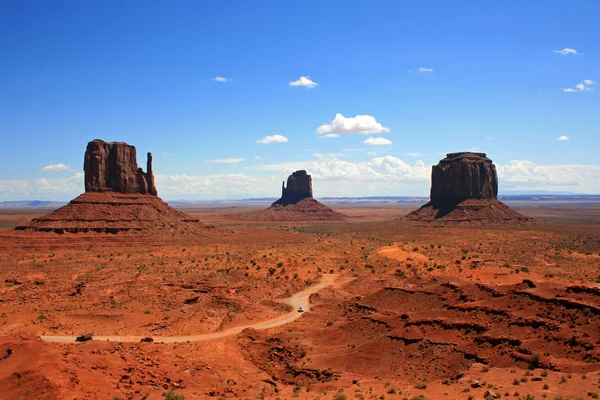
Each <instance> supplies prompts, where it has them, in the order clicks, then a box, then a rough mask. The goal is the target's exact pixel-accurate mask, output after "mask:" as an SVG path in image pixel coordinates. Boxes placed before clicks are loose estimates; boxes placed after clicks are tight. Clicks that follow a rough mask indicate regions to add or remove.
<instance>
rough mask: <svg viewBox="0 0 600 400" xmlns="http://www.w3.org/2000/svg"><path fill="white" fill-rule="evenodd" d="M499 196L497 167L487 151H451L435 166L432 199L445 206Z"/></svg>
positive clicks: (432, 170) (432, 173) (433, 169)
mask: <svg viewBox="0 0 600 400" xmlns="http://www.w3.org/2000/svg"><path fill="white" fill-rule="evenodd" d="M497 197H498V175H497V174H496V167H495V166H494V164H493V163H492V160H490V159H489V158H487V157H486V155H485V153H470V152H464V153H450V154H447V155H446V158H444V159H443V160H441V161H440V162H439V163H438V164H437V165H435V166H433V167H432V169H431V201H432V202H433V203H436V204H438V205H439V206H441V207H451V206H453V205H455V204H458V203H460V202H461V201H464V200H467V199H496V198H497Z"/></svg>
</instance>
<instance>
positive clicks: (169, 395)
mask: <svg viewBox="0 0 600 400" xmlns="http://www.w3.org/2000/svg"><path fill="white" fill-rule="evenodd" d="M163 396H164V397H165V400H185V396H184V395H182V394H177V393H175V390H173V389H169V390H167V391H166V392H165V393H164V394H163Z"/></svg>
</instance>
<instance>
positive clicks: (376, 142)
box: [363, 137, 392, 146]
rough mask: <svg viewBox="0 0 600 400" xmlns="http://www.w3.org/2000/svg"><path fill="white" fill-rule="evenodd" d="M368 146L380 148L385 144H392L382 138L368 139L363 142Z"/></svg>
mask: <svg viewBox="0 0 600 400" xmlns="http://www.w3.org/2000/svg"><path fill="white" fill-rule="evenodd" d="M363 143H364V144H368V145H369V146H382V145H386V144H392V141H391V140H389V139H386V138H382V137H370V138H368V139H367V140H365V141H364V142H363Z"/></svg>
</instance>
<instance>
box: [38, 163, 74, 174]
mask: <svg viewBox="0 0 600 400" xmlns="http://www.w3.org/2000/svg"><path fill="white" fill-rule="evenodd" d="M42 171H44V172H60V171H74V169H73V168H71V167H69V166H68V165H65V164H63V163H58V164H50V165H46V166H45V167H44V168H42Z"/></svg>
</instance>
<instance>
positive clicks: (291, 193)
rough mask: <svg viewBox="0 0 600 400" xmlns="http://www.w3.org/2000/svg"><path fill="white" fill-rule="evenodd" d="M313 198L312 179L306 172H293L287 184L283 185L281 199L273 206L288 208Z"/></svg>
mask: <svg viewBox="0 0 600 400" xmlns="http://www.w3.org/2000/svg"><path fill="white" fill-rule="evenodd" d="M309 197H313V191H312V178H311V176H310V175H308V174H307V173H306V171H305V170H300V171H296V172H293V173H292V174H291V175H290V176H289V177H288V180H287V187H286V185H285V182H283V183H282V184H281V198H280V199H279V200H277V201H276V202H275V203H273V205H282V206H287V205H290V204H297V203H298V202H300V201H301V200H304V199H308V198H309Z"/></svg>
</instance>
